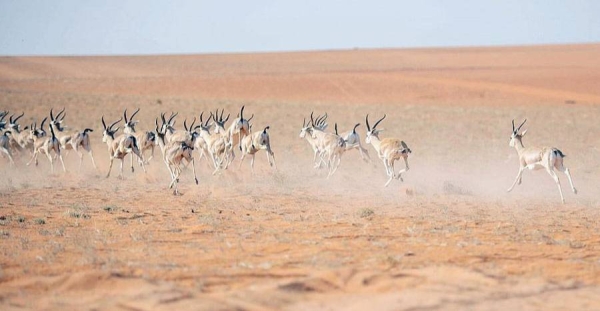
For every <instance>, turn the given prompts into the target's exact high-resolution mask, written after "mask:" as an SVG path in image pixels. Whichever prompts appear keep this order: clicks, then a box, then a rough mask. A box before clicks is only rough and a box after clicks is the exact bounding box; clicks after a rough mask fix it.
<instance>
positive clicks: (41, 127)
mask: <svg viewBox="0 0 600 311" xmlns="http://www.w3.org/2000/svg"><path fill="white" fill-rule="evenodd" d="M47 119H48V117H45V118H44V120H42V123H40V129H41V130H42V131H43V130H44V123H45V122H46V120H47Z"/></svg>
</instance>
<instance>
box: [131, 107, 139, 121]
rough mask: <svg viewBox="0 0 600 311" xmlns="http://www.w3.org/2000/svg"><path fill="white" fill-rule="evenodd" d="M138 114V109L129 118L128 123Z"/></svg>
mask: <svg viewBox="0 0 600 311" xmlns="http://www.w3.org/2000/svg"><path fill="white" fill-rule="evenodd" d="M138 112H140V108H138V109H137V110H136V111H135V112H134V113H133V114H132V115H131V116H130V117H129V121H133V117H135V115H136V114H137V113H138Z"/></svg>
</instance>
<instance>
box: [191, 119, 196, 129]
mask: <svg viewBox="0 0 600 311" xmlns="http://www.w3.org/2000/svg"><path fill="white" fill-rule="evenodd" d="M194 124H196V117H194V121H192V125H190V130H193V129H194Z"/></svg>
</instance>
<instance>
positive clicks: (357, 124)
mask: <svg viewBox="0 0 600 311" xmlns="http://www.w3.org/2000/svg"><path fill="white" fill-rule="evenodd" d="M359 126H360V123H356V125H355V126H354V129H352V133H354V134H356V128H357V127H359Z"/></svg>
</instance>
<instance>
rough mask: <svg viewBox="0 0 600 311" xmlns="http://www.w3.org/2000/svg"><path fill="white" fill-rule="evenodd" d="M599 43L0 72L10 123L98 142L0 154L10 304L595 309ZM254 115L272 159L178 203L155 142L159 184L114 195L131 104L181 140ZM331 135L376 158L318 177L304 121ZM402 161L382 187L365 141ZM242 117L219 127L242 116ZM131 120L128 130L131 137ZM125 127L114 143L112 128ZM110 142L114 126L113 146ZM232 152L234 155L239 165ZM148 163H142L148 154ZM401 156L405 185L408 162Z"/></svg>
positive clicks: (162, 58)
mask: <svg viewBox="0 0 600 311" xmlns="http://www.w3.org/2000/svg"><path fill="white" fill-rule="evenodd" d="M598 81H600V44H597V43H596V44H567V45H534V46H507V47H457V48H410V49H361V48H359V49H353V50H335V51H309V52H303V51H296V52H269V53H229V54H198V55H156V56H84V57H74V56H65V57H37V56H36V57H13V56H11V57H0V111H3V110H8V111H10V114H15V115H19V114H21V112H24V116H23V117H22V119H20V120H19V123H20V124H21V127H24V126H27V125H31V124H32V123H34V122H37V123H38V124H39V123H40V121H41V120H42V119H43V118H44V117H46V116H48V115H49V112H50V109H53V111H54V112H55V113H56V112H57V111H60V110H62V109H63V108H64V109H65V113H66V115H65V119H64V125H66V126H67V127H68V129H69V130H82V129H84V128H91V129H93V132H92V133H90V138H91V146H92V149H93V156H94V159H95V162H96V163H97V166H98V169H94V168H93V166H92V163H91V161H90V158H89V156H88V154H87V153H86V152H83V165H82V168H81V171H79V170H78V166H79V159H78V157H77V155H76V154H75V152H72V151H71V152H69V154H66V155H64V161H65V165H66V170H67V172H66V173H65V172H63V171H62V167H61V165H60V163H59V162H55V164H54V166H55V170H56V171H55V173H53V174H52V173H50V165H49V163H48V159H47V158H46V157H45V156H43V155H42V156H40V157H39V165H38V166H34V165H30V166H26V162H27V161H29V159H30V157H31V155H30V153H28V152H27V151H24V152H22V153H21V154H19V153H18V152H15V153H14V156H15V162H16V167H13V166H11V165H9V162H8V159H6V158H5V157H3V158H2V159H0V174H1V176H2V177H3V178H0V196H1V197H2V200H1V201H0V240H2V245H3V250H2V252H1V253H0V305H1V306H2V308H3V309H6V310H21V309H95V310H114V309H136V310H156V309H178V310H189V309H194V310H198V309H200V310H231V309H239V310H306V309H327V310H333V309H336V310H337V309H344V310H348V309H352V310H365V309H382V310H415V309H421V308H422V309H425V308H427V309H433V310H436V309H444V310H447V309H458V310H460V309H465V308H467V309H477V310H493V309H544V310H548V309H557V310H561V309H578V310H583V309H596V308H598V302H597V299H596V298H595V297H597V295H598V293H600V274H598V270H599V269H600V266H599V263H600V253H599V252H598V251H599V247H598V243H597V242H598V228H597V222H598V217H599V216H600V214H599V212H598V211H599V209H598V207H600V197H599V195H598V193H599V192H598V185H599V184H600V174H599V173H600V157H599V155H600V149H599V148H598V147H597V145H598V144H597V142H598V135H597V133H598V132H599V131H600V124H599V123H598V122H597V120H598V117H599V116H600V87H598V86H599V85H598ZM242 106H244V107H245V111H244V115H245V116H247V117H250V116H251V115H253V116H254V117H253V119H252V121H251V124H252V125H253V128H252V130H253V131H254V132H257V131H260V130H262V129H263V128H265V127H266V126H269V127H270V129H269V135H270V140H271V142H270V143H271V147H272V149H273V151H274V154H275V159H276V163H277V168H276V169H274V168H271V167H270V166H269V165H268V162H267V159H266V155H265V152H264V151H259V152H258V153H257V154H256V162H255V168H254V171H252V170H251V169H250V161H249V160H248V159H245V160H244V162H243V163H242V164H241V167H238V165H240V163H239V159H240V155H239V153H236V158H235V160H234V161H233V163H232V165H231V167H229V168H228V169H227V170H223V171H221V172H219V173H218V174H215V175H212V172H213V170H214V168H211V163H209V162H208V161H207V160H206V158H202V159H200V158H199V154H198V153H196V152H194V155H195V158H196V159H197V161H196V163H195V166H196V171H197V175H198V179H199V184H198V185H196V184H195V183H194V180H193V176H192V172H191V168H190V167H189V166H188V167H186V168H185V169H184V170H183V173H182V176H181V178H180V182H179V190H180V191H181V192H182V195H181V196H174V195H173V194H172V190H171V189H168V185H169V182H170V177H169V172H168V171H167V169H166V167H165V165H164V163H162V160H161V151H160V148H158V147H157V148H156V151H155V154H154V158H153V159H152V161H150V163H149V165H147V167H146V169H147V172H146V173H144V172H143V171H142V169H141V168H140V167H139V166H138V165H137V164H135V172H131V170H130V163H129V161H130V160H129V157H127V158H126V160H125V164H124V179H122V180H121V179H118V178H117V175H118V173H119V165H120V163H119V161H118V160H116V161H115V164H114V166H113V168H112V173H111V176H110V177H109V178H106V177H105V176H106V173H107V171H108V163H109V155H108V151H107V145H106V144H105V143H103V142H102V132H103V130H104V129H103V127H102V123H101V117H104V118H105V119H106V121H107V123H108V122H110V123H112V122H114V121H117V120H118V119H119V118H120V117H121V116H122V115H123V111H124V109H128V112H130V113H131V112H133V111H135V110H136V109H138V108H140V112H139V114H138V115H137V116H136V119H139V121H140V122H139V124H138V125H137V127H138V129H139V130H141V131H154V130H155V119H156V118H159V117H160V114H161V113H166V114H167V115H169V114H171V113H172V112H177V113H178V116H177V117H176V124H175V127H176V128H177V129H178V130H179V129H182V128H183V123H184V120H187V123H188V124H189V123H190V122H191V121H192V120H193V119H194V118H199V116H200V114H201V113H202V112H204V115H205V117H206V115H207V114H208V113H210V112H213V111H215V110H217V109H219V110H220V109H224V111H225V115H227V114H230V115H231V119H233V118H235V117H236V114H237V113H238V112H239V111H240V108H241V107H242ZM311 113H314V114H315V115H323V114H325V113H327V115H328V119H327V122H328V125H329V126H328V128H327V130H326V131H327V132H329V133H331V132H333V131H334V124H336V123H337V126H338V127H339V129H340V132H346V131H350V130H351V129H352V128H353V127H354V125H355V124H357V123H360V125H359V126H358V128H357V132H358V134H359V135H360V139H361V143H362V146H363V147H364V148H366V149H367V150H368V153H369V156H370V159H371V161H370V162H365V161H363V160H362V159H361V156H360V155H359V153H358V152H357V151H356V150H349V151H347V152H345V153H344V154H343V156H342V158H341V163H340V166H339V168H338V170H337V172H336V173H335V174H334V175H333V176H331V177H330V178H327V173H326V171H325V170H323V169H321V170H319V169H314V168H313V151H312V149H311V147H310V146H309V144H308V143H307V141H306V140H305V139H302V138H300V137H299V134H300V130H301V128H302V125H303V121H304V120H305V119H307V118H310V114H311ZM367 114H368V115H369V121H370V122H371V125H373V124H374V123H375V121H376V120H379V119H380V118H381V117H383V116H384V115H386V118H385V119H384V120H383V121H382V122H381V124H380V125H379V127H378V128H381V129H383V131H382V132H381V134H380V136H381V138H385V137H394V138H398V139H401V140H403V141H405V142H406V143H407V144H408V146H409V147H410V149H411V151H412V153H411V154H410V155H409V156H408V163H409V164H410V170H408V171H407V172H405V173H403V174H402V178H403V181H400V180H393V181H392V182H391V183H390V185H389V186H388V187H384V184H385V182H386V181H387V177H386V173H385V169H384V165H383V163H382V161H381V160H380V159H379V158H378V155H377V152H376V150H375V149H374V147H373V146H372V145H371V144H367V143H366V142H365V138H366V131H367V130H366V124H365V117H366V116H367ZM231 119H230V121H229V122H231ZM525 119H527V123H525V125H524V128H523V129H527V131H528V132H527V135H526V136H524V137H523V144H524V145H525V147H529V146H540V147H542V146H549V147H556V148H558V149H560V151H561V152H562V153H564V154H565V155H566V157H565V159H564V164H565V166H566V167H568V168H569V169H570V171H571V174H572V175H573V183H574V185H575V187H576V188H577V190H578V193H577V194H574V193H573V192H572V191H571V188H570V186H569V182H568V180H567V177H566V176H565V175H564V174H562V173H561V172H558V177H559V178H560V183H561V185H562V191H563V193H564V197H565V201H566V204H561V202H560V196H559V193H558V190H557V187H556V184H555V183H554V181H553V180H552V178H551V177H550V176H549V175H548V173H547V172H545V170H539V171H528V170H527V171H526V172H525V173H524V174H523V182H522V184H521V185H518V186H516V187H515V189H514V190H512V192H510V193H507V189H508V188H509V186H510V185H511V184H512V183H513V181H514V180H515V176H516V175H517V172H518V168H519V158H518V155H517V152H516V151H515V148H513V147H510V146H509V139H510V137H511V134H512V128H511V121H512V120H515V122H516V123H517V122H518V124H520V123H521V122H522V121H523V120H525ZM120 124H122V122H121V123H120ZM121 130H122V128H121ZM119 133H120V132H119ZM236 151H237V150H236ZM147 155H148V154H147ZM403 167H404V163H403V161H402V160H399V161H397V162H396V171H398V169H399V168H403Z"/></svg>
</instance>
